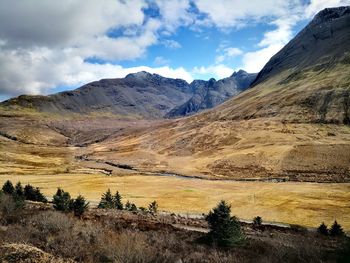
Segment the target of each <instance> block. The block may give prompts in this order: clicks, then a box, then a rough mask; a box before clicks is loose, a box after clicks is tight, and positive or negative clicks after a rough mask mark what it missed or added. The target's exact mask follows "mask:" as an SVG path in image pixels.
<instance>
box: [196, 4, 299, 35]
mask: <svg viewBox="0 0 350 263" xmlns="http://www.w3.org/2000/svg"><path fill="white" fill-rule="evenodd" d="M194 2H195V4H196V6H197V7H198V9H199V10H200V11H201V12H203V13H204V14H206V15H207V16H208V19H209V21H210V22H211V23H212V24H214V25H215V26H218V27H222V28H228V27H241V26H243V25H247V24H249V23H250V22H251V21H259V20H260V19H261V18H263V17H266V16H280V15H281V14H283V13H284V11H285V10H287V9H288V7H289V6H290V5H291V4H293V3H294V2H298V1H285V0H264V1H261V0H250V1H238V0H216V1H212V0H194Z"/></svg>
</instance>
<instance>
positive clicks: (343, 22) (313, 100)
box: [209, 7, 350, 124]
mask: <svg viewBox="0 0 350 263" xmlns="http://www.w3.org/2000/svg"><path fill="white" fill-rule="evenodd" d="M349 76H350V7H339V8H328V9H325V10H323V11H321V12H320V13H318V14H317V15H316V16H315V18H314V19H313V20H312V21H311V22H310V23H309V25H307V26H306V27H305V28H304V29H303V30H302V31H301V32H300V33H299V34H298V35H297V36H296V37H295V38H294V39H292V40H291V41H290V42H289V43H288V44H287V45H286V46H285V47H284V48H283V49H282V50H281V51H279V52H278V53H277V54H276V55H274V56H273V57H272V58H271V59H270V61H269V62H268V63H267V64H266V66H265V67H264V68H263V69H262V70H261V72H260V73H259V74H258V76H257V78H256V80H255V81H254V82H253V84H252V85H253V86H254V88H252V89H250V90H249V91H247V92H245V93H243V94H241V95H240V96H238V97H237V98H235V99H233V100H231V101H229V102H227V103H226V104H224V105H222V106H220V107H218V108H217V109H216V110H215V111H213V112H212V114H211V116H210V117H209V118H210V119H212V120H217V119H225V120H226V119H230V120H237V119H254V118H260V117H268V118H271V117H273V118H277V119H279V120H285V121H290V122H316V123H338V124H342V123H344V124H349V123H350V106H349V105H350V77H349Z"/></svg>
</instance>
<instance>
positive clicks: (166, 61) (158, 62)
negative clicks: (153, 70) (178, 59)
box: [154, 56, 170, 65]
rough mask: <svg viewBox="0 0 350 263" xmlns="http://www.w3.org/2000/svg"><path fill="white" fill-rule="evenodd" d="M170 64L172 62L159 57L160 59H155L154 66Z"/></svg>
mask: <svg viewBox="0 0 350 263" xmlns="http://www.w3.org/2000/svg"><path fill="white" fill-rule="evenodd" d="M169 62H170V61H169V60H168V59H166V58H164V57H162V56H158V57H156V58H155V59H154V64H155V65H167V64H169Z"/></svg>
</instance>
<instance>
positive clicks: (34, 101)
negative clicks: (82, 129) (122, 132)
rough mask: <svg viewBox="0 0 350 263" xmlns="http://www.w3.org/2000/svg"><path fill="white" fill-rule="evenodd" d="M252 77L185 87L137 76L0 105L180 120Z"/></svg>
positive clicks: (157, 77) (183, 83)
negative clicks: (194, 102) (179, 117)
mask: <svg viewBox="0 0 350 263" xmlns="http://www.w3.org/2000/svg"><path fill="white" fill-rule="evenodd" d="M255 76H256V74H248V73H246V72H244V71H240V73H239V74H238V73H237V74H236V73H235V74H234V75H232V76H231V77H229V78H226V79H223V80H219V81H215V80H214V81H213V80H210V81H199V80H196V81H193V82H192V83H191V84H188V83H187V82H186V81H184V80H182V79H171V78H165V77H162V76H160V75H157V74H150V73H147V72H138V73H134V74H129V75H127V76H126V77H125V78H120V79H102V80H100V81H95V82H92V83H89V84H86V85H84V86H82V87H80V88H78V89H76V90H73V91H65V92H60V93H57V94H53V95H49V96H25V95H24V96H19V97H17V98H14V99H10V100H8V101H5V102H3V103H1V104H0V105H2V106H5V107H18V106H19V107H20V108H25V109H28V108H29V109H34V110H38V111H40V112H48V113H58V114H62V113H63V114H69V113H81V114H91V113H93V114H113V115H118V116H121V117H127V118H134V119H137V118H162V117H164V116H165V115H167V116H168V117H174V116H183V115H188V114H193V113H196V112H198V111H200V110H203V109H207V108H212V107H214V106H216V105H218V104H220V103H222V102H223V101H225V100H227V99H228V98H230V97H231V96H234V95H236V94H238V93H239V92H241V91H243V90H244V89H246V88H247V87H248V86H249V85H250V83H251V82H252V81H253V80H254V78H255ZM194 97H195V99H194ZM193 101H196V104H195V105H196V106H194V107H186V106H184V107H185V108H186V109H185V110H178V108H179V107H182V105H188V104H190V105H193ZM170 112H172V113H170Z"/></svg>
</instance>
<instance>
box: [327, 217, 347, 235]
mask: <svg viewBox="0 0 350 263" xmlns="http://www.w3.org/2000/svg"><path fill="white" fill-rule="evenodd" d="M329 234H330V235H331V236H343V235H344V231H343V228H342V227H341V225H339V224H338V222H337V221H336V220H335V221H334V223H333V225H332V227H331V229H330V230H329Z"/></svg>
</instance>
